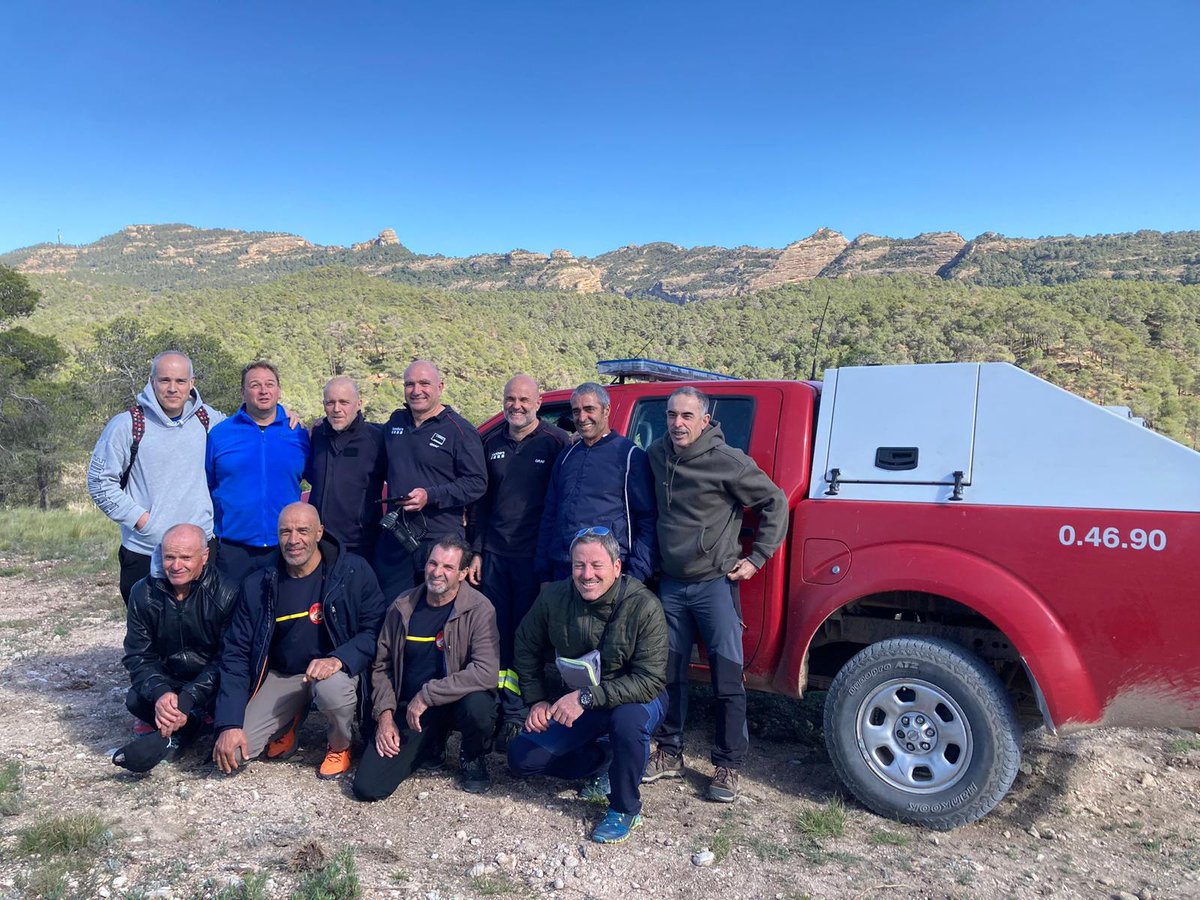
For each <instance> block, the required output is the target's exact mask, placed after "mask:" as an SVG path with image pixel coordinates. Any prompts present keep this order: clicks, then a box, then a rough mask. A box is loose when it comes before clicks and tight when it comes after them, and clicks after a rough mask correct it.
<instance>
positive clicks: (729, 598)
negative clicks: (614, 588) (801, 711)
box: [655, 576, 750, 769]
mask: <svg viewBox="0 0 1200 900" xmlns="http://www.w3.org/2000/svg"><path fill="white" fill-rule="evenodd" d="M735 590H736V588H735V587H734V585H733V583H732V582H730V581H729V580H728V579H727V578H724V577H721V578H714V579H712V580H711V581H697V582H685V581H676V580H675V579H673V578H667V577H665V576H664V578H663V580H662V585H661V587H660V589H659V597H660V598H661V599H662V607H663V613H664V614H665V615H666V617H667V631H668V642H669V652H668V654H667V695H668V696H669V697H670V706H669V708H668V710H667V717H666V719H665V720H664V721H663V725H662V728H660V729H659V730H658V734H656V735H655V738H656V739H657V740H658V745H659V746H660V747H662V748H663V749H664V750H666V751H668V752H669V753H672V754H676V755H678V754H679V753H681V752H682V748H683V725H684V723H685V722H686V721H687V706H688V677H687V676H688V662H689V661H690V659H691V656H692V644H693V643H694V642H695V640H696V638H697V637H699V638H700V640H701V641H702V642H703V643H704V647H705V649H706V650H707V651H708V671H709V675H710V677H711V679H712V690H713V697H714V698H715V699H716V702H717V734H716V743H715V745H714V747H713V750H712V764H713V765H714V766H726V767H728V768H730V769H739V768H741V767H742V764H743V763H744V762H745V761H746V751H747V750H748V749H749V747H750V732H749V731H748V730H747V728H746V685H745V683H744V682H743V680H742V666H743V659H744V656H743V653H742V628H743V626H742V616H741V613H740V612H739V610H738V605H737V601H736V598H735V596H734V591H735Z"/></svg>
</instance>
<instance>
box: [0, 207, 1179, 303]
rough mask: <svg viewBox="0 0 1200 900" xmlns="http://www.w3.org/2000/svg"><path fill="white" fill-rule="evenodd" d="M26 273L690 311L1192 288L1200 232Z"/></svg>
mask: <svg viewBox="0 0 1200 900" xmlns="http://www.w3.org/2000/svg"><path fill="white" fill-rule="evenodd" d="M0 263H4V264H6V265H10V266H13V267H14V268H16V269H18V270H19V271H22V272H27V273H30V274H60V275H66V276H68V277H74V278H80V279H84V280H88V279H96V280H101V281H109V282H117V283H125V284H130V285H133V286H136V287H140V288H144V289H149V290H161V289H165V288H197V287H204V286H212V287H230V286H236V285H242V284H250V283H256V282H261V281H268V280H271V279H274V278H277V277H280V276H281V275H285V274H289V273H291V272H296V271H301V270H304V269H311V268H316V267H320V266H329V265H344V266H348V267H350V268H353V269H357V270H360V271H363V272H366V273H367V274H370V275H375V276H379V277H382V278H387V279H389V280H393V281H398V282H402V283H408V284H423V285H429V286H436V287H441V288H448V289H452V290H566V291H574V292H577V293H585V294H591V293H603V292H609V293H615V294H621V295H624V296H627V297H648V298H649V297H653V298H658V299H661V300H666V301H669V302H673V303H688V302H694V301H699V300H710V299H717V298H722V297H731V296H738V295H743V294H749V293H754V292H757V291H763V290H770V289H773V288H778V287H782V286H785V285H788V284H792V283H796V282H803V281H809V280H812V279H816V278H853V277H860V276H870V275H896V274H910V275H923V276H930V277H937V278H941V279H945V280H953V281H961V282H966V283H972V284H985V285H995V286H1011V285H1019V284H1060V283H1065V282H1071V281H1078V280H1082V279H1089V278H1102V279H1103V278H1111V279H1137V280H1149V281H1166V282H1184V283H1198V282H1200V231H1180V232H1158V231H1138V232H1132V233H1128V234H1116V235H1095V236H1089V237H1082V238H1080V237H1073V236H1065V237H1044V238H1036V239H1030V238H1009V237H1005V236H1003V235H999V234H994V233H991V232H987V233H984V234H982V235H979V236H978V237H976V238H974V239H972V240H967V239H966V238H964V237H962V236H961V235H959V234H957V233H955V232H930V233H926V234H919V235H917V236H916V237H912V238H892V237H886V236H880V235H873V234H861V235H859V236H857V237H856V238H854V239H853V240H850V239H848V238H846V237H845V236H844V235H842V234H840V233H838V232H836V231H833V230H831V229H828V228H821V229H819V230H817V231H816V232H814V233H813V234H811V235H809V236H808V237H806V238H803V239H801V240H798V241H795V242H793V243H791V244H789V245H787V246H786V247H784V248H782V249H776V248H760V247H735V248H726V247H691V248H686V247H680V246H678V245H675V244H669V243H662V242H659V243H651V244H643V245H628V246H625V247H621V248H619V249H617V250H612V251H610V252H608V253H604V254H601V255H599V256H596V257H593V258H588V257H576V256H574V255H573V254H572V253H570V252H569V251H567V250H561V249H560V250H554V251H553V252H552V253H551V254H550V255H548V256H547V255H546V254H543V253H533V252H530V251H527V250H512V251H510V252H508V253H486V254H478V255H474V256H468V257H448V256H440V255H418V254H415V253H413V252H412V251H411V250H409V249H408V248H407V247H405V246H404V245H403V244H402V243H401V242H400V240H399V238H398V237H397V235H396V232H395V230H393V229H391V228H386V229H384V230H383V231H382V232H380V233H379V235H378V236H377V237H376V238H373V239H371V240H368V241H363V242H361V243H356V244H353V245H352V246H350V247H338V246H322V245H319V244H314V243H312V242H310V241H308V240H306V239H305V238H303V237H300V236H298V235H293V234H286V233H277V232H245V231H237V230H232V229H201V228H194V227H192V226H189V225H179V224H176V225H130V226H127V227H126V228H125V229H123V230H122V231H120V232H117V233H116V234H112V235H108V236H107V237H104V238H101V239H100V240H98V241H96V242H94V243H91V244H84V245H77V246H72V245H61V244H38V245H35V246H32V247H26V248H23V249H20V250H14V251H11V252H9V253H6V254H3V255H0Z"/></svg>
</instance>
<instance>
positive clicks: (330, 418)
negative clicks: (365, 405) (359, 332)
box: [304, 375, 387, 561]
mask: <svg viewBox="0 0 1200 900" xmlns="http://www.w3.org/2000/svg"><path fill="white" fill-rule="evenodd" d="M322 399H323V402H324V406H325V418H324V419H323V420H322V421H321V423H320V424H318V425H317V426H316V427H315V428H314V429H313V432H312V438H311V444H312V451H311V453H310V455H309V458H308V465H307V467H306V468H305V470H304V478H305V480H306V481H307V482H308V483H309V484H311V485H312V490H311V491H310V492H309V494H308V502H309V503H311V504H312V505H313V506H315V507H316V508H317V512H318V513H319V514H320V517H321V524H322V525H324V526H325V531H326V533H327V534H331V535H333V536H334V537H335V538H337V539H338V541H339V543H341V545H342V548H343V549H345V550H347V551H349V552H350V553H354V554H356V555H357V556H361V557H363V558H364V559H366V560H368V561H370V560H371V559H372V558H373V557H374V555H375V542H376V540H377V539H378V537H379V519H380V517H381V516H382V515H383V507H382V506H381V505H380V503H379V500H380V499H381V498H382V497H383V479H384V477H385V476H386V475H387V453H386V451H385V450H384V448H383V429H382V428H381V427H380V426H379V425H373V424H372V423H370V422H368V421H367V420H366V419H364V418H363V413H362V400H361V399H360V397H359V394H358V385H357V384H355V383H354V379H353V378H350V377H348V376H346V375H339V376H337V377H336V378H331V379H329V382H328V383H327V384H326V385H325V390H324V392H323V395H322Z"/></svg>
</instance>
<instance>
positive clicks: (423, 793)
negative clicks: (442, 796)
mask: <svg viewBox="0 0 1200 900" xmlns="http://www.w3.org/2000/svg"><path fill="white" fill-rule="evenodd" d="M417 799H418V800H428V799H429V791H421V792H420V793H419V794H417ZM430 893H433V894H436V893H437V891H430ZM426 896H428V895H426Z"/></svg>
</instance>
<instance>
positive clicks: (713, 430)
mask: <svg viewBox="0 0 1200 900" xmlns="http://www.w3.org/2000/svg"><path fill="white" fill-rule="evenodd" d="M663 440H664V441H665V442H666V451H667V459H668V460H669V461H671V462H674V463H680V462H683V461H684V460H689V459H695V458H696V457H697V456H702V455H703V454H705V453H707V452H708V451H709V450H712V449H713V448H714V447H718V446H720V445H721V444H724V443H725V432H723V431H722V430H721V423H720V422H717V421H712V422H709V423H708V427H707V428H705V429H704V430H703V431H702V432H700V437H698V438H696V440H694V441H693V442H692V443H691V444H690V445H689V446H687V447H684V448H683V451H682V452H681V453H676V452H675V444H674V443H673V442H672V441H671V436H670V435H669V434H667V435H663Z"/></svg>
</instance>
